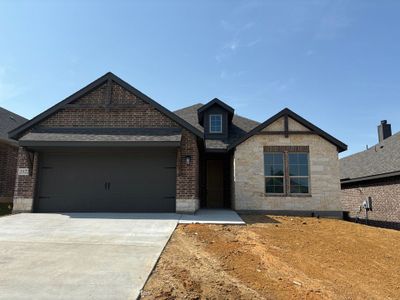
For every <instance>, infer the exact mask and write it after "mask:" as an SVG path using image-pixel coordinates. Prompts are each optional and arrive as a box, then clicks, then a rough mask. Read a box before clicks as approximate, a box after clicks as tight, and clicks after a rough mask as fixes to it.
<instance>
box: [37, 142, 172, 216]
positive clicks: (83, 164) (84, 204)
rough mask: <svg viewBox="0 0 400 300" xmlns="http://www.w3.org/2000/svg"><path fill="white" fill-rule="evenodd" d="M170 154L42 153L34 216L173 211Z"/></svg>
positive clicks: (152, 151) (167, 150) (149, 151)
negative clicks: (44, 214)
mask: <svg viewBox="0 0 400 300" xmlns="http://www.w3.org/2000/svg"><path fill="white" fill-rule="evenodd" d="M175 165H176V149H172V148H165V149H161V148H159V149H140V150H131V151H104V150H103V151H86V152H69V153H66V152H64V153H62V152H54V153H42V154H41V155H40V163H39V189H38V197H37V204H36V210H37V211H41V212H63V211H64V212H72V211H93V212H102V211H104V212H107V211H114V212H124V211H127V212H128V211H130V212H132V211H168V212H173V211H175V194H176V190H175V189H176V187H175V186H176V169H175Z"/></svg>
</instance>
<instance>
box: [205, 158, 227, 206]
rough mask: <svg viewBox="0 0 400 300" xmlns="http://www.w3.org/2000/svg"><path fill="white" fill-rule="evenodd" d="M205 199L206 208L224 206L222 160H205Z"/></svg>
mask: <svg viewBox="0 0 400 300" xmlns="http://www.w3.org/2000/svg"><path fill="white" fill-rule="evenodd" d="M206 169H207V172H206V177H207V180H206V200H207V207H208V208H223V207H224V161H223V160H207V164H206Z"/></svg>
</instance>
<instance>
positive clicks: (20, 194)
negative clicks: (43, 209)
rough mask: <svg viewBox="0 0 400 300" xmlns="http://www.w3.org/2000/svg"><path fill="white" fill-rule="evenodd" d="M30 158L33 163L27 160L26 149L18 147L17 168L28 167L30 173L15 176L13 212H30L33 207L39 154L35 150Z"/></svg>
mask: <svg viewBox="0 0 400 300" xmlns="http://www.w3.org/2000/svg"><path fill="white" fill-rule="evenodd" d="M31 158H32V160H33V164H31V163H30V162H29V159H28V151H27V150H26V149H25V148H23V147H20V148H19V150H18V163H17V168H29V169H30V173H29V175H17V176H16V177H17V178H16V181H15V192H14V205H13V212H14V213H16V212H31V211H32V209H33V199H34V197H35V188H36V178H37V171H38V158H39V154H38V153H37V152H35V153H33V156H31Z"/></svg>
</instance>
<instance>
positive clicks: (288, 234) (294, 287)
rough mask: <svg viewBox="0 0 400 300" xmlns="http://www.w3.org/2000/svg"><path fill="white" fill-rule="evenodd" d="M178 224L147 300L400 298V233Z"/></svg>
mask: <svg viewBox="0 0 400 300" xmlns="http://www.w3.org/2000/svg"><path fill="white" fill-rule="evenodd" d="M242 218H243V219H244V220H245V221H246V223H247V225H246V226H223V225H180V226H179V227H178V228H177V229H176V230H175V232H174V234H173V236H172V237H171V240H170V242H169V243H168V245H167V247H166V248H165V250H164V252H163V254H162V256H161V258H160V260H159V262H158V264H157V266H156V268H155V270H154V272H153V274H152V275H151V277H150V278H149V280H148V282H147V284H146V286H145V288H144V290H143V291H142V299H400V231H394V230H389V229H380V228H374V227H368V226H363V225H359V224H354V223H349V222H345V221H339V220H329V219H316V218H297V217H267V216H249V215H246V216H242Z"/></svg>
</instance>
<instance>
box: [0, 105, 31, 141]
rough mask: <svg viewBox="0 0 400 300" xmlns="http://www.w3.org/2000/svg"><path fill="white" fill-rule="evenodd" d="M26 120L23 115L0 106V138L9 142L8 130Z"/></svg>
mask: <svg viewBox="0 0 400 300" xmlns="http://www.w3.org/2000/svg"><path fill="white" fill-rule="evenodd" d="M26 121H28V120H27V119H25V118H24V117H21V116H19V115H17V114H15V113H13V112H11V111H8V110H7V109H4V108H2V107H0V139H2V140H7V141H10V142H11V141H12V140H11V139H9V138H8V132H9V131H11V130H13V129H14V128H16V127H18V126H20V125H21V124H23V123H25V122H26ZM14 142H15V141H14Z"/></svg>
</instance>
